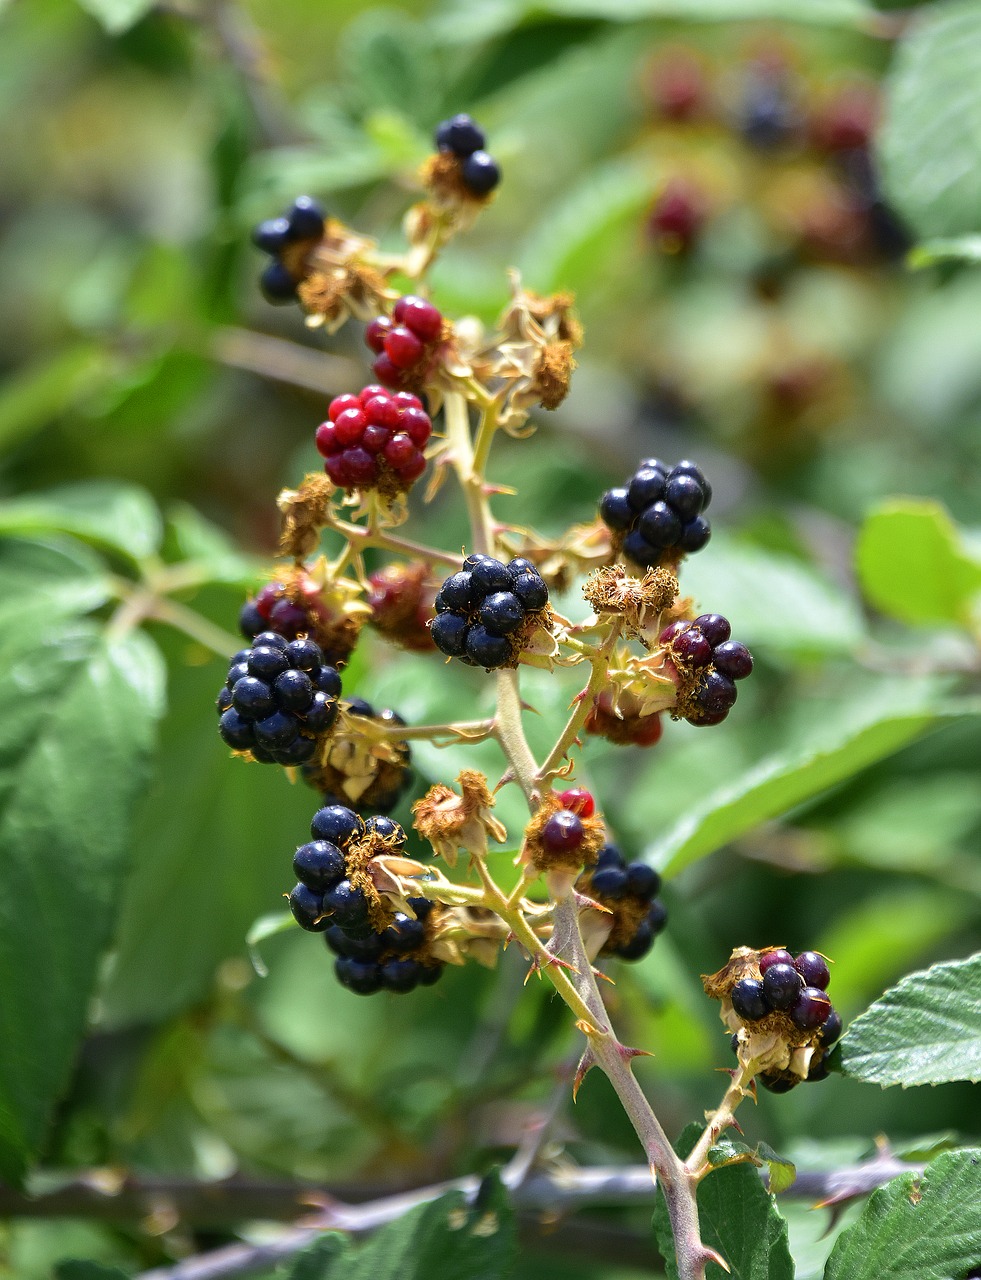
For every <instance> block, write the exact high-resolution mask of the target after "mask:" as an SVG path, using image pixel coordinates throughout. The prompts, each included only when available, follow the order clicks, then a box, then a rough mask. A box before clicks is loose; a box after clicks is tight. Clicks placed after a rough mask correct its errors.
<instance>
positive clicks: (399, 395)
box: [392, 391, 422, 409]
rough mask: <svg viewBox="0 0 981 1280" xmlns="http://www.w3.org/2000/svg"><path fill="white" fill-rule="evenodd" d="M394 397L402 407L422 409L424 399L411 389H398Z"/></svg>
mask: <svg viewBox="0 0 981 1280" xmlns="http://www.w3.org/2000/svg"><path fill="white" fill-rule="evenodd" d="M392 399H393V400H394V401H395V403H396V404H397V405H398V407H399V408H400V409H421V408H422V401H421V400H420V399H419V397H418V396H414V395H413V394H412V392H411V391H396V393H395V394H394V395H393V396H392Z"/></svg>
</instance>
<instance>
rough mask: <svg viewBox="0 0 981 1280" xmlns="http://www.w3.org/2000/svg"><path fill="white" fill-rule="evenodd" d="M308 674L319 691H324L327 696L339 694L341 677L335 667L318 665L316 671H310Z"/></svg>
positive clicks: (331, 696) (333, 696) (337, 695)
mask: <svg viewBox="0 0 981 1280" xmlns="http://www.w3.org/2000/svg"><path fill="white" fill-rule="evenodd" d="M310 676H311V678H312V679H313V683H314V684H315V685H316V686H317V688H318V689H319V690H320V692H321V693H325V694H326V695H327V697H328V698H337V697H339V696H340V692H341V677H340V675H339V674H338V671H337V668H336V667H327V666H323V667H318V668H317V670H316V671H311V672H310Z"/></svg>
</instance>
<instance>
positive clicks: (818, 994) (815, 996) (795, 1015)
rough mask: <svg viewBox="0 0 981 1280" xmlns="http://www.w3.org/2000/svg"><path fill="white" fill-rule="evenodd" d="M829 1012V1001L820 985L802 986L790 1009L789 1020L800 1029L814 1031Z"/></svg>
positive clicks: (828, 1016) (825, 1019)
mask: <svg viewBox="0 0 981 1280" xmlns="http://www.w3.org/2000/svg"><path fill="white" fill-rule="evenodd" d="M831 1012H832V1011H831V1001H830V1000H829V999H828V997H827V994H826V993H825V992H824V991H822V990H821V988H820V987H804V988H803V989H802V990H801V993H800V996H799V997H798V1000H797V1003H796V1004H795V1005H794V1007H793V1008H792V1009H791V1010H790V1020H791V1022H793V1024H794V1026H795V1027H797V1028H798V1030H800V1031H816V1030H817V1029H818V1027H820V1026H821V1025H822V1024H823V1023H825V1022H826V1021H827V1019H828V1018H830V1016H831Z"/></svg>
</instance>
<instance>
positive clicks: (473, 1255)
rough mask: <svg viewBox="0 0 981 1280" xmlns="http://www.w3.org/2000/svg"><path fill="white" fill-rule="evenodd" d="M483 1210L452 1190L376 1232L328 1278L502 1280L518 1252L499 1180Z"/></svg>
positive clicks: (492, 1183) (488, 1186)
mask: <svg viewBox="0 0 981 1280" xmlns="http://www.w3.org/2000/svg"><path fill="white" fill-rule="evenodd" d="M479 1201H480V1203H479V1206H478V1205H475V1206H473V1207H471V1206H469V1205H468V1204H467V1200H466V1197H465V1196H464V1195H463V1193H462V1192H460V1191H451V1192H449V1193H447V1194H446V1195H444V1196H440V1198H439V1199H438V1200H434V1201H433V1202H432V1203H431V1204H426V1205H420V1206H419V1207H418V1208H417V1209H412V1210H410V1211H409V1212H408V1213H407V1214H406V1215H405V1216H404V1217H403V1218H399V1219H398V1221H397V1222H391V1223H389V1224H388V1225H387V1226H385V1227H383V1228H382V1229H381V1230H380V1231H379V1232H377V1233H376V1234H375V1235H374V1236H372V1238H371V1239H370V1240H369V1242H368V1243H367V1244H366V1245H365V1246H364V1248H362V1249H359V1250H358V1252H357V1253H356V1254H355V1255H354V1257H353V1258H352V1259H350V1260H349V1261H348V1260H345V1263H344V1265H343V1266H342V1267H341V1268H339V1269H335V1271H334V1272H332V1273H331V1278H330V1280H503V1277H505V1276H506V1275H508V1273H509V1272H510V1270H511V1266H512V1264H513V1261H514V1256H515V1250H516V1227H515V1221H514V1213H513V1211H512V1210H511V1208H510V1205H509V1204H508V1199H507V1194H506V1193H505V1191H504V1190H503V1188H502V1187H501V1184H500V1182H499V1181H498V1180H497V1179H496V1178H495V1179H493V1180H491V1179H485V1181H484V1183H483V1185H482V1186H481V1191H480V1196H479Z"/></svg>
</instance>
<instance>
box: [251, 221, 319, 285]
mask: <svg viewBox="0 0 981 1280" xmlns="http://www.w3.org/2000/svg"><path fill="white" fill-rule="evenodd" d="M325 217H326V214H325V213H324V210H323V209H322V208H321V206H320V205H319V204H318V203H317V202H316V200H314V199H313V198H312V197H311V196H298V197H297V199H296V200H294V202H293V204H292V207H291V208H290V209H288V210H287V212H286V214H285V215H284V216H283V217H282V218H269V219H267V220H266V221H265V222H260V223H259V225H258V226H257V227H256V228H255V229H254V230H253V232H252V243H253V244H254V245H255V246H256V248H257V249H261V250H262V252H263V253H268V254H269V256H270V257H271V258H272V262H270V263H269V265H268V266H267V267H265V269H264V270H263V272H262V274H261V275H260V277H259V284H260V287H261V288H262V292H263V294H264V295H265V298H266V300H267V301H268V302H272V303H274V304H280V303H286V302H294V301H296V297H297V292H296V286H297V285H298V284H299V282H300V280H302V279H303V275H304V258H305V256H306V251H308V250H309V249H310V248H311V247H312V245H313V244H314V243H315V242H316V241H318V240H319V239H320V238H321V237H322V236H323V234H324V219H325Z"/></svg>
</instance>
